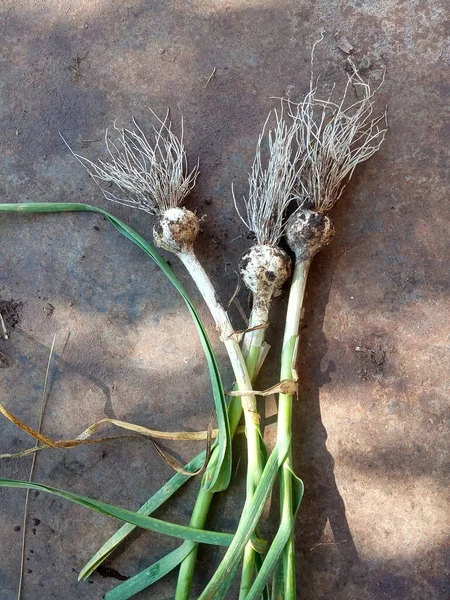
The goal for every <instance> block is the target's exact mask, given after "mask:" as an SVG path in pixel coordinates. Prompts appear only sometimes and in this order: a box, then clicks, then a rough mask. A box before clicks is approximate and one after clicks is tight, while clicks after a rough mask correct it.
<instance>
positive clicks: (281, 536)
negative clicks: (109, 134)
mask: <svg viewBox="0 0 450 600" xmlns="http://www.w3.org/2000/svg"><path fill="white" fill-rule="evenodd" d="M313 56H314V48H313V53H312V58H313ZM349 65H350V68H351V74H350V75H349V77H348V81H347V85H346V87H345V89H344V94H343V96H342V99H341V101H340V102H339V103H336V102H334V101H333V100H332V98H328V99H326V100H322V99H319V98H317V97H316V91H317V90H316V86H315V85H314V83H315V82H314V76H313V69H312V68H311V84H310V91H309V93H308V94H307V96H306V97H305V99H304V100H303V102H301V103H299V104H297V105H294V104H293V103H291V102H289V101H286V102H287V104H288V106H289V107H290V115H291V117H292V118H293V120H294V124H295V125H297V132H298V133H297V143H298V148H299V150H300V153H301V156H300V160H299V165H298V179H297V182H296V192H295V194H294V196H295V199H296V201H297V202H298V205H299V207H298V209H297V210H296V211H295V212H294V214H293V215H292V216H291V217H290V218H289V219H288V222H287V225H286V239H287V242H288V244H289V246H290V248H291V249H292V251H293V253H294V255H295V267H294V273H293V278H292V283H291V288H290V293H289V302H288V309H287V315H286V326H285V332H284V339H283V349H282V356H281V375H280V379H281V380H286V379H291V380H292V381H295V380H296V372H295V363H296V354H297V348H298V330H299V324H300V318H301V311H302V306H303V299H304V293H305V287H306V280H307V275H308V270H309V266H310V264H311V260H312V258H313V257H314V255H315V254H316V253H317V252H319V251H320V250H321V249H323V248H324V247H325V246H326V245H327V244H328V243H329V242H330V241H331V239H332V238H333V235H334V227H333V224H332V222H331V221H330V219H329V218H328V217H327V216H326V215H325V214H324V213H325V212H326V211H327V210H329V209H330V208H331V207H332V206H333V205H334V203H335V202H336V201H337V200H338V199H339V198H340V196H341V194H342V191H343V189H344V186H345V184H346V182H347V181H348V180H349V178H350V177H351V176H352V174H353V172H354V170H355V168H356V166H357V165H358V164H359V163H361V162H364V161H365V160H367V159H368V158H370V157H371V156H372V155H373V154H374V153H375V152H377V150H378V149H379V148H380V146H381V144H382V142H383V140H384V136H385V133H386V128H382V127H380V123H381V122H382V121H383V120H385V114H384V113H383V114H381V115H379V116H377V117H374V118H373V117H372V115H373V109H374V94H375V93H376V91H377V89H378V88H377V89H376V90H375V91H372V90H371V88H370V85H369V84H368V83H365V82H364V81H363V80H362V78H361V77H360V75H359V73H358V71H357V69H356V68H355V66H354V65H353V63H352V62H350V61H349ZM349 89H352V90H356V91H357V93H360V94H361V95H360V97H358V99H357V100H356V101H354V102H349V100H348V90H349ZM248 208H249V209H250V210H251V205H250V203H248ZM293 397H294V395H293V394H280V395H279V402H278V425H277V430H278V431H277V443H276V446H275V448H274V450H273V452H272V454H271V456H270V458H269V461H268V463H267V467H266V469H265V470H264V472H263V475H262V477H261V482H263V481H264V482H265V483H266V482H267V483H269V482H270V481H271V474H272V471H271V468H272V466H273V463H272V464H270V462H271V459H272V457H274V456H275V459H274V461H273V462H275V460H276V461H278V464H279V467H280V471H279V474H280V493H281V518H280V526H279V529H278V532H277V534H276V535H275V538H274V539H273V541H272V543H271V546H270V548H269V550H268V552H267V554H266V556H265V557H264V562H263V563H262V566H261V568H260V569H259V572H258V574H257V576H256V579H255V581H254V583H253V585H252V586H251V589H250V591H249V592H248V594H247V595H246V596H245V598H246V599H247V600H255V599H259V598H260V596H261V594H262V593H263V591H264V589H265V588H266V586H267V583H268V581H269V580H270V577H271V576H272V574H273V572H274V571H275V569H277V571H278V573H277V576H276V577H274V580H273V588H272V597H273V598H283V599H284V600H294V599H295V598H296V597H297V593H296V582H295V548H294V525H295V517H296V512H297V509H298V506H299V504H300V501H301V496H302V492H303V486H302V483H301V481H300V480H298V479H297V478H296V476H295V475H294V472H293V465H292V453H291V421H292V404H293ZM257 491H262V490H257ZM260 497H262V493H261V495H260ZM252 509H253V510H254V511H256V510H257V507H255V506H249V507H247V511H246V512H244V513H243V515H242V517H241V521H240V523H239V525H238V528H237V531H236V533H235V536H234V539H233V542H232V544H231V545H230V547H229V549H228V551H227V553H226V554H225V557H224V559H223V561H222V563H221V565H220V566H219V568H218V569H217V571H216V573H215V574H214V576H213V578H212V579H211V581H210V582H209V584H208V586H207V587H206V589H205V590H204V592H203V594H202V595H201V596H200V600H207V599H208V600H209V599H211V600H212V599H213V598H219V597H225V596H224V594H225V593H226V590H227V589H228V588H229V585H230V581H229V578H228V579H227V573H229V572H230V571H231V570H232V569H233V568H234V565H235V561H236V556H237V555H238V554H239V552H242V548H243V546H244V544H245V543H247V540H248V537H247V536H248V533H249V524H250V523H252V524H253V523H254V519H253V520H252V519H251V518H250V517H249V516H248V515H249V514H251V513H252ZM281 556H282V557H283V559H282V561H281V562H280V559H281ZM280 573H281V575H280Z"/></svg>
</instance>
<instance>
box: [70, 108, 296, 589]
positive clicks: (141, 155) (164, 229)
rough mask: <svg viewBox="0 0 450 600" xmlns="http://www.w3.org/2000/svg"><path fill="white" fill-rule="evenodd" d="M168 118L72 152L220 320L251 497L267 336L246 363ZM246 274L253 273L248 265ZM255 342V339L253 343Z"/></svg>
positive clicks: (232, 414) (184, 583)
mask: <svg viewBox="0 0 450 600" xmlns="http://www.w3.org/2000/svg"><path fill="white" fill-rule="evenodd" d="M167 119H168V117H167V116H166V119H165V120H164V121H159V128H158V129H157V128H154V133H155V142H154V143H153V144H152V143H150V142H149V140H148V138H147V137H146V135H145V134H144V133H143V131H142V130H141V129H140V128H139V127H138V125H137V124H136V123H135V122H134V126H135V129H134V130H129V129H119V128H117V127H114V128H115V131H116V133H117V136H116V137H117V139H116V140H113V139H111V136H110V135H109V133H108V131H106V135H105V140H106V148H107V151H108V155H109V156H108V160H106V161H105V160H100V161H99V162H98V164H96V163H94V162H92V161H90V160H88V159H87V158H85V157H83V156H81V155H79V154H75V153H73V154H74V156H75V157H76V158H77V159H78V160H79V162H80V163H81V164H82V165H83V166H84V167H85V168H86V169H87V170H88V172H89V174H90V175H91V177H92V178H93V179H94V181H95V182H96V183H97V184H98V185H99V186H100V188H101V190H102V192H103V194H104V196H105V198H106V199H108V200H111V201H113V202H118V203H120V204H124V205H126V206H130V207H135V208H139V209H141V210H144V211H145V212H147V213H150V214H152V215H155V216H156V217H157V221H156V223H155V225H154V228H153V237H154V241H155V244H156V245H157V246H159V247H160V248H163V249H165V250H167V251H169V252H173V253H174V254H176V255H177V256H178V257H179V259H180V260H181V261H182V262H183V264H184V265H185V267H186V268H187V270H188V272H189V273H190V275H191V277H192V279H193V280H194V282H195V283H196V285H197V287H198V289H199V291H200V293H201V295H202V296H203V298H204V300H205V303H206V305H207V306H208V308H209V310H210V312H211V315H212V316H213V318H214V320H215V323H216V327H217V329H218V332H219V335H220V339H221V340H222V342H223V343H224V345H225V347H226V350H227V352H228V356H229V358H230V361H231V365H232V368H233V371H234V375H235V379H236V387H237V390H240V393H239V397H236V398H232V400H231V402H230V405H229V409H228V413H229V421H230V430H231V433H234V431H235V429H236V428H237V425H238V423H239V420H240V417H241V414H242V411H241V406H242V409H243V412H244V418H245V426H246V435H247V440H248V475H247V496H248V498H249V499H251V496H252V492H253V490H254V488H255V486H256V483H257V481H258V480H259V475H260V474H261V473H262V470H263V467H264V465H263V463H262V453H261V451H260V445H261V443H262V436H261V433H260V425H259V415H258V412H257V406H256V399H255V396H254V394H253V391H252V378H253V376H254V374H255V373H256V372H257V369H258V367H259V365H260V362H261V357H260V352H259V350H260V349H261V350H262V349H263V344H262V342H263V338H260V337H259V336H258V338H257V339H258V340H259V348H258V351H257V352H254V351H252V352H249V353H247V364H248V366H247V365H246V359H244V356H243V353H242V351H241V348H240V346H239V340H240V337H239V335H238V334H236V333H235V332H234V330H233V327H232V325H231V323H230V320H229V318H228V315H227V313H226V311H225V310H224V308H223V307H222V305H221V304H220V303H219V301H218V299H217V294H216V292H215V290H214V288H213V285H212V284H211V282H210V280H209V278H208V276H207V274H206V272H205V271H204V269H203V267H202V265H201V264H200V262H199V261H198V259H197V257H196V255H195V252H194V242H195V239H196V237H197V235H198V232H199V219H198V218H197V216H196V215H195V214H194V213H193V212H191V211H189V210H187V209H186V208H184V207H181V206H180V203H181V202H182V201H183V200H184V198H185V197H186V195H187V194H188V193H189V192H190V191H191V189H192V187H193V186H194V184H195V179H196V177H197V174H198V167H196V168H194V169H193V170H192V171H191V173H190V174H186V171H187V168H186V167H187V161H186V154H185V150H184V145H183V138H182V137H181V140H179V139H178V138H177V137H176V136H175V134H174V133H173V132H172V129H171V125H170V123H168V120H167ZM291 137H292V136H291ZM104 184H114V185H115V186H116V187H117V189H118V190H119V192H120V194H119V193H116V192H112V191H111V190H110V189H109V188H105V186H104ZM286 260H287V257H286ZM287 262H288V265H287V266H285V269H284V272H283V278H281V277H277V278H276V280H275V278H274V280H273V281H272V282H268V283H270V286H269V287H271V289H272V292H270V291H269V289H266V291H265V294H266V297H267V299H270V297H271V295H272V293H274V292H275V291H276V290H277V289H278V288H279V287H280V285H282V283H284V281H285V280H286V279H287V277H288V276H289V273H290V270H289V261H287ZM248 272H249V273H250V272H251V268H250V267H249V268H248ZM266 288H267V285H266ZM266 310H268V307H267V309H266ZM252 339H253V338H252ZM255 339H256V338H255ZM250 346H254V344H253V343H250ZM243 392H245V394H244V393H243ZM215 461H217V448H216V449H215V451H214V452H213V454H212V457H211V461H210V463H211V464H213V465H214V464H215ZM230 467H231V465H228V472H227V473H226V474H224V476H223V477H222V478H221V480H220V481H219V482H214V485H213V484H211V482H208V481H206V485H205V478H204V482H203V487H202V490H201V492H200V495H199V499H198V501H197V504H196V507H195V509H194V513H193V516H192V519H191V522H190V526H191V527H196V528H201V527H203V526H204V523H205V519H206V516H207V513H208V509H209V506H210V503H211V500H212V496H213V494H214V492H215V491H219V490H222V489H224V488H225V487H226V486H227V484H228V481H229V475H230ZM208 472H209V470H207V472H206V477H207V475H208ZM195 556H196V548H194V549H193V550H192V552H191V553H190V554H189V556H188V557H187V560H186V562H185V565H184V568H183V569H186V574H185V575H184V576H183V577H182V578H181V583H180V585H179V590H178V596H177V597H184V595H185V594H186V593H188V591H189V587H190V581H191V578H192V569H193V565H194V564H195ZM188 565H189V566H188Z"/></svg>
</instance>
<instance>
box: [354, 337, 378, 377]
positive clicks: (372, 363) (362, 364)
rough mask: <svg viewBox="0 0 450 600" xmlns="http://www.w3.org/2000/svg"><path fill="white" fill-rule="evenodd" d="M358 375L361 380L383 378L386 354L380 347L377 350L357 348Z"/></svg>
mask: <svg viewBox="0 0 450 600" xmlns="http://www.w3.org/2000/svg"><path fill="white" fill-rule="evenodd" d="M355 352H356V356H357V359H358V375H359V377H360V378H361V379H365V380H367V379H379V378H381V377H382V376H383V369H384V362H385V360H386V352H385V350H383V348H382V347H381V346H380V345H377V346H376V347H375V348H363V347H362V346H356V348H355Z"/></svg>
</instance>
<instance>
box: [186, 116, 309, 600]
mask: <svg viewBox="0 0 450 600" xmlns="http://www.w3.org/2000/svg"><path fill="white" fill-rule="evenodd" d="M273 116H274V119H275V126H274V128H273V129H270V128H269V129H268V131H267V133H266V130H267V125H268V122H269V120H270V118H271V117H272V112H271V113H270V114H269V116H268V117H267V120H266V122H265V124H264V127H263V130H262V132H261V134H260V136H259V138H258V143H257V147H256V156H255V160H254V162H253V167H252V171H251V173H250V175H249V180H248V182H249V193H248V199H246V201H245V203H246V209H247V210H246V215H245V217H242V216H241V215H240V216H241V219H242V221H243V222H244V224H245V225H246V227H248V229H249V230H250V231H251V232H252V233H253V234H254V237H255V240H256V243H255V244H254V245H253V246H252V247H251V248H250V249H249V250H247V251H246V252H245V253H244V254H243V256H242V257H241V259H240V263H239V271H240V276H241V277H242V279H243V281H244V283H245V285H246V286H247V288H248V289H249V290H250V291H251V293H252V297H253V304H252V311H251V315H250V321H249V327H248V331H247V333H246V334H245V336H244V340H243V344H242V350H243V354H244V356H245V360H246V363H247V366H248V369H249V373H250V376H251V378H253V377H256V376H257V374H258V371H259V366H260V364H261V361H262V360H263V359H264V357H265V355H266V350H267V347H266V345H265V341H264V337H265V331H266V328H267V326H268V323H269V310H270V307H271V304H272V299H273V298H274V297H275V296H276V295H278V294H279V293H280V291H281V287H282V286H283V284H284V283H285V282H286V281H287V279H288V278H289V276H290V274H291V268H292V267H291V259H290V257H289V256H288V255H287V254H286V252H284V250H282V249H281V248H280V247H279V246H278V242H279V240H280V238H281V236H282V234H283V227H284V214H285V211H286V208H287V205H288V203H289V202H290V200H291V195H292V189H293V187H294V185H295V182H296V178H297V176H298V172H297V170H296V166H295V165H296V164H297V163H298V161H299V158H300V151H299V149H298V148H297V147H295V145H294V144H295V140H296V134H297V126H296V125H295V124H292V125H291V126H288V124H287V122H286V120H285V119H284V116H283V114H281V115H279V114H278V113H277V112H276V111H274V115H273ZM266 137H267V145H268V159H267V164H265V165H264V161H263V158H262V149H261V145H262V144H263V143H264V141H265V138H266ZM233 196H234V194H233ZM234 200H235V206H236V208H237V203H236V199H234ZM238 212H239V211H238ZM258 418H259V416H258ZM261 442H262V440H261ZM255 452H259V453H260V455H261V452H260V450H259V448H255ZM261 473H262V468H260V469H259V471H252V473H251V476H252V481H251V482H250V481H249V480H247V496H246V498H247V502H248V501H250V500H251V498H252V496H253V494H254V491H255V489H256V486H257V484H258V482H259V479H260V477H261ZM249 484H250V485H249ZM204 496H205V492H204V491H203V490H200V492H199V496H198V499H197V502H196V505H195V508H194V513H193V518H192V519H191V522H190V525H191V526H192V527H203V526H204V523H205V518H206V513H207V506H206V503H205V502H204ZM205 508H206V511H205ZM195 558H196V549H195V550H193V551H192V552H191V553H190V555H189V556H187V557H186V558H185V559H184V561H183V563H182V565H181V568H180V575H179V579H178V586H177V591H176V596H175V598H176V600H188V598H189V592H190V586H191V581H192V576H193V572H194V566H195ZM254 571H255V549H254V547H253V545H252V544H251V543H248V544H247V546H246V548H245V552H244V559H243V567H242V578H241V588H240V597H241V598H245V597H246V596H247V593H248V591H249V590H250V587H251V585H252V583H253V579H254Z"/></svg>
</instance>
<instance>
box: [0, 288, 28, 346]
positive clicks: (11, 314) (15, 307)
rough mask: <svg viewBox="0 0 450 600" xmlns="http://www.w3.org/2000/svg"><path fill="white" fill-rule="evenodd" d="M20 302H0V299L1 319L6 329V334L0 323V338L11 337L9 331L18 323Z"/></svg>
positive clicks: (20, 309) (0, 300)
mask: <svg viewBox="0 0 450 600" xmlns="http://www.w3.org/2000/svg"><path fill="white" fill-rule="evenodd" d="M22 306H23V304H22V302H17V301H16V300H2V299H1V298H0V313H1V315H2V318H3V324H4V326H5V328H6V334H5V331H4V330H3V326H2V324H1V323H0V337H1V338H3V339H7V338H6V336H8V337H9V336H10V335H11V331H13V329H14V328H15V326H16V325H18V324H19V323H20V313H21V311H22Z"/></svg>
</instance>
